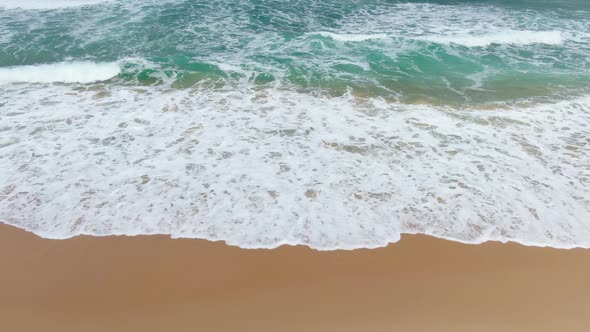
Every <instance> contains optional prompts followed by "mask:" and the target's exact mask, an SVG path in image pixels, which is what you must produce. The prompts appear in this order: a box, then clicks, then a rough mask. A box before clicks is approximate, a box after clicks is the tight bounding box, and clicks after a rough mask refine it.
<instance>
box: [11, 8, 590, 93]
mask: <svg viewBox="0 0 590 332" xmlns="http://www.w3.org/2000/svg"><path fill="white" fill-rule="evenodd" d="M538 3H540V4H538ZM552 3H556V4H557V5H551V4H552ZM533 4H536V5H533ZM588 7H589V6H588V5H587V3H586V2H584V1H557V2H550V1H544V2H543V1H542V2H538V1H528V2H518V1H517V2H516V4H515V2H514V1H471V2H470V1H439V2H432V3H411V2H410V3H407V2H405V3H398V2H396V1H379V0H370V1H350V0H347V1H239V2H235V1H206V2H205V1H165V2H164V3H161V2H153V1H132V2H130V3H129V2H106V3H102V4H100V3H99V4H97V5H94V6H82V7H74V8H72V7H70V8H62V9H58V10H39V11H31V10H19V9H8V10H4V11H2V12H0V15H2V16H1V17H2V20H1V22H2V24H1V25H0V33H2V35H4V37H3V39H2V40H1V41H0V50H1V51H0V66H2V67H5V66H19V65H35V64H43V63H55V62H61V61H93V62H114V61H120V63H121V65H122V68H123V70H122V73H121V74H120V75H118V77H116V78H114V79H113V80H112V81H113V83H116V84H142V85H154V84H171V85H173V86H174V87H178V88H184V87H190V86H193V85H194V84H199V83H204V82H209V83H211V84H213V85H215V86H219V85H228V84H230V85H231V84H239V83H243V82H245V81H246V82H249V83H250V84H252V85H255V86H259V87H264V86H268V85H272V86H284V87H286V88H289V89H296V90H298V91H305V92H314V93H318V92H322V93H324V92H325V93H328V94H331V95H341V94H343V93H346V92H347V91H351V92H352V93H357V94H361V95H369V96H381V97H385V98H388V99H394V100H400V101H403V102H415V101H420V102H429V103H466V102H469V103H483V102H498V101H514V100H517V99H520V98H530V97H547V96H554V97H555V96H557V95H559V96H564V95H565V96H569V95H574V94H579V93H584V92H587V91H588V88H589V87H590V79H589V75H588V71H589V70H590V60H589V59H590V47H589V43H588V41H589V38H590V35H589V33H590V32H589V31H590V23H589V20H588V16H589V10H590V9H589V8H588ZM514 43H516V44H514Z"/></svg>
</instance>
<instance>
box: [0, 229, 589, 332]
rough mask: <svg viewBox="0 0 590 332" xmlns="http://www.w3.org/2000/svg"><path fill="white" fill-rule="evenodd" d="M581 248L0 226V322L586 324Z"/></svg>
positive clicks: (25, 326) (35, 325) (436, 327)
mask: <svg viewBox="0 0 590 332" xmlns="http://www.w3.org/2000/svg"><path fill="white" fill-rule="evenodd" d="M589 329H590V250H584V249H574V250H556V249H550V248H534V247H525V246H521V245H518V244H499V243H486V244H482V245H465V244H460V243H454V242H449V241H445V240H440V239H435V238H430V237H426V236H404V237H403V239H402V240H401V241H400V242H399V243H396V244H392V245H390V246H388V247H386V248H381V249H374V250H355V251H332V252H318V251H314V250H311V249H309V248H306V247H282V248H279V249H275V250H244V249H240V248H236V247H230V246H227V245H225V244H223V243H213V242H208V241H204V240H191V239H180V240H173V239H170V238H168V237H166V236H137V237H103V238H99V237H88V236H82V237H77V238H74V239H70V240H61V241H56V240H47V239H41V238H38V237H36V236H35V235H33V234H30V233H27V232H25V231H22V230H19V229H16V228H13V227H10V226H5V225H1V226H0V330H1V331H7V332H17V331H42V332H49V331H60V332H68V331H76V332H81V331H84V332H94V331H127V332H134V331H138V332H139V331H141V332H147V331H207V332H215V331H256V332H264V331H286V332H289V331H318V332H320V331H321V332H331V331H367V332H372V331H470V332H471V331H478V332H481V331H519V332H522V331H552V332H553V331H588V330H589Z"/></svg>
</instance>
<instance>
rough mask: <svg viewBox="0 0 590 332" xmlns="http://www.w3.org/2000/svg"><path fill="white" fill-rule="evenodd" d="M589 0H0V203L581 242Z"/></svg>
mask: <svg viewBox="0 0 590 332" xmlns="http://www.w3.org/2000/svg"><path fill="white" fill-rule="evenodd" d="M589 123H590V8H589V6H588V5H587V4H586V3H585V2H584V1H545V2H530V1H528V2H527V1H521V2H517V3H514V2H508V1H454V2H449V1H437V2H431V3H414V2H404V3H397V2H392V1H377V0H372V1H362V2H361V1H338V2H335V1H327V2H326V1H266V0H265V1H243V2H239V3H235V2H232V1H207V2H204V1H181V0H169V1H158V2H156V1H135V0H132V1H115V0H113V1H57V2H47V1H24V2H21V1H19V2H16V1H5V0H0V133H1V135H0V174H1V175H2V176H1V177H0V220H5V221H6V222H8V223H11V224H13V225H16V226H19V227H23V228H27V229H29V230H33V231H35V232H36V233H37V234H40V235H42V236H45V237H53V238H64V237H70V236H74V235H77V234H94V235H109V234H130V235H133V234H155V233H164V234H171V235H172V236H174V237H198V238H208V239H220V240H226V241H228V242H229V243H232V244H236V245H240V246H243V247H275V246H277V245H280V244H306V245H309V246H311V247H314V248H317V249H335V248H359V247H376V246H382V245H385V244H387V243H388V242H395V241H397V240H398V239H399V236H400V234H401V233H423V234H430V235H435V236H439V237H444V238H449V239H454V240H457V241H462V242H471V243H479V242H483V241H486V240H501V241H517V242H521V243H524V244H532V245H548V246H554V247H560V248H561V247H563V248H569V247H574V246H583V247H590V189H589V185H590V129H589V128H588V124H589Z"/></svg>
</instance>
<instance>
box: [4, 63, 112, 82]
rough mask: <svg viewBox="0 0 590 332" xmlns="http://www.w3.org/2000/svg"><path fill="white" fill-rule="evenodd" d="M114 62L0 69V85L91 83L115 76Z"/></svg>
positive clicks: (54, 64) (55, 64)
mask: <svg viewBox="0 0 590 332" xmlns="http://www.w3.org/2000/svg"><path fill="white" fill-rule="evenodd" d="M120 72H121V67H120V66H119V64H118V63H116V62H111V63H95V62H88V61H79V62H61V63H53V64H40V65H29V66H14V67H5V68H0V83H4V84H8V83H92V82H99V81H106V80H108V79H110V78H113V77H115V76H117V75H118V74H119V73H120Z"/></svg>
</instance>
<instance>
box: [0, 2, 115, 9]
mask: <svg viewBox="0 0 590 332" xmlns="http://www.w3.org/2000/svg"><path fill="white" fill-rule="evenodd" d="M112 1H114V0H0V8H2V7H4V8H21V9H55V8H66V7H81V6H88V5H95V4H98V3H102V2H112Z"/></svg>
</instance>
